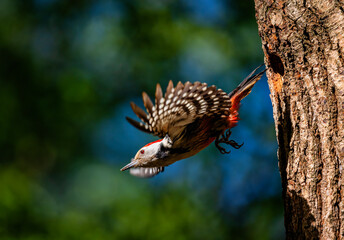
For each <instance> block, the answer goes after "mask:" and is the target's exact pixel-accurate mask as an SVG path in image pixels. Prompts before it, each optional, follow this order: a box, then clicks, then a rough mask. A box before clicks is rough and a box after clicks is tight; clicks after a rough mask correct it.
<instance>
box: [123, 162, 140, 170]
mask: <svg viewBox="0 0 344 240" xmlns="http://www.w3.org/2000/svg"><path fill="white" fill-rule="evenodd" d="M136 164H137V161H132V162H130V163H128V164H127V165H125V166H124V167H122V168H121V171H125V170H128V169H129V168H132V167H135V165H136Z"/></svg>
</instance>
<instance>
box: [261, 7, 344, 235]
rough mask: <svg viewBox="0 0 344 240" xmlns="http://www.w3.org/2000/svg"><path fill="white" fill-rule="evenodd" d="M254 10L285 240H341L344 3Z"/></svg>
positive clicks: (343, 214) (343, 219)
mask: <svg viewBox="0 0 344 240" xmlns="http://www.w3.org/2000/svg"><path fill="white" fill-rule="evenodd" d="M255 4H256V18H257V22H258V27H259V34H260V37H261V39H262V45H263V50H264V54H265V63H266V65H267V67H268V72H267V76H268V82H269V87H270V91H271V101H272V105H273V111H274V119H275V126H276V133H277V140H278V144H279V150H278V158H279V168H280V173H281V178H282V187H283V198H284V208H285V228H286V236H287V239H344V186H343V185H344V175H343V170H344V169H343V167H344V1H342V0H316V1H314V0H303V1H301V0H292V1H283V0H277V1H272V0H270V1H269V0H268V1H266V0H255Z"/></svg>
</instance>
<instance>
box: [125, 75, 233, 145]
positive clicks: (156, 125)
mask: <svg viewBox="0 0 344 240" xmlns="http://www.w3.org/2000/svg"><path fill="white" fill-rule="evenodd" d="M142 97H143V103H144V106H145V108H146V110H147V113H146V112H145V111H144V110H143V109H141V108H140V107H138V106H137V105H136V104H135V103H131V107H132V109H133V111H134V113H135V114H136V115H137V116H138V117H139V118H140V119H141V122H137V121H135V120H133V119H131V118H129V117H127V120H128V121H129V122H130V123H131V124H132V125H133V126H135V127H136V128H138V129H140V130H142V131H144V132H147V133H151V134H153V135H156V136H159V137H164V136H165V135H166V134H168V135H169V136H170V137H171V139H172V140H174V138H175V137H177V136H179V134H180V133H181V132H182V131H183V130H184V129H185V127H186V126H187V125H188V124H190V123H192V122H194V121H195V119H197V118H201V117H203V116H206V115H208V116H210V115H211V116H214V117H215V116H218V117H219V116H220V117H221V116H222V117H227V116H228V115H229V111H230V107H231V100H230V98H229V96H228V94H226V93H225V92H224V91H223V90H221V89H216V87H215V86H210V87H208V86H207V84H206V83H200V82H195V83H190V82H186V83H185V84H182V83H181V82H179V83H178V84H177V85H176V86H175V87H174V86H173V83H172V81H170V82H169V84H168V86H167V89H166V93H165V95H164V96H163V93H162V90H161V87H160V84H157V86H156V92H155V105H153V103H152V101H151V99H150V98H149V96H148V95H147V94H146V93H145V92H143V94H142Z"/></svg>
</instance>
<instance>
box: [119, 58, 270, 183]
mask: <svg viewBox="0 0 344 240" xmlns="http://www.w3.org/2000/svg"><path fill="white" fill-rule="evenodd" d="M261 66H262V65H261ZM261 66H259V67H257V68H256V69H255V70H254V71H253V72H252V73H251V74H250V75H249V76H247V77H246V78H245V79H244V80H243V81H242V82H241V83H240V84H239V86H238V87H237V88H235V89H234V90H233V91H232V92H230V93H229V94H227V93H226V92H224V91H223V90H221V89H217V88H216V86H214V85H213V86H210V87H209V86H208V85H207V84H206V83H200V82H195V83H190V82H186V83H185V84H182V83H181V82H178V84H177V85H176V86H175V87H174V86H173V82H172V81H170V82H169V84H168V86H167V89H166V92H165V95H163V93H162V90H161V87H160V84H159V83H158V84H157V86H156V92H155V105H153V103H152V101H151V99H150V98H149V96H148V95H147V94H146V93H145V92H143V93H142V97H143V104H144V106H145V108H146V110H147V113H146V112H145V111H144V110H143V109H141V108H140V107H138V106H137V105H136V104H135V103H133V102H131V103H130V105H131V108H132V109H133V111H134V113H135V114H136V115H137V116H138V117H139V118H140V120H141V122H138V121H136V120H133V119H131V118H129V117H126V119H127V120H128V122H129V123H131V124H132V125H133V126H134V127H136V128H138V129H139V130H141V131H143V132H146V133H150V134H153V135H155V136H158V137H159V138H160V139H159V140H157V141H154V142H151V143H148V144H147V145H145V146H143V147H142V148H141V149H140V150H139V151H138V152H137V153H136V155H135V157H134V158H133V159H132V160H131V162H130V163H129V164H127V165H126V166H124V167H123V168H122V169H121V171H124V170H127V169H130V173H131V174H132V175H134V176H137V177H152V176H155V175H156V174H158V173H160V172H163V171H164V167H166V166H168V165H170V164H172V163H174V162H176V161H178V160H181V159H185V158H188V157H191V156H193V155H195V154H196V153H198V152H199V151H201V150H202V149H204V148H205V147H207V146H208V145H209V144H210V143H212V142H213V141H215V146H216V147H217V148H218V149H219V151H220V152H221V153H223V154H224V153H229V152H230V151H227V150H226V149H225V148H224V147H223V146H221V145H220V144H227V145H230V146H232V147H234V148H236V149H238V148H240V147H241V146H242V145H239V144H237V143H236V142H235V141H234V140H229V137H230V135H231V129H232V128H233V127H235V126H236V124H237V122H238V120H239V113H238V111H239V106H240V101H241V100H242V99H243V98H244V97H246V96H247V95H248V94H249V93H250V92H251V89H252V87H253V86H254V84H255V83H256V82H257V81H258V80H259V79H260V78H261V76H262V75H263V74H264V72H265V71H266V69H264V70H262V71H260V72H259V73H256V72H257V70H258V69H259V68H260V67H261Z"/></svg>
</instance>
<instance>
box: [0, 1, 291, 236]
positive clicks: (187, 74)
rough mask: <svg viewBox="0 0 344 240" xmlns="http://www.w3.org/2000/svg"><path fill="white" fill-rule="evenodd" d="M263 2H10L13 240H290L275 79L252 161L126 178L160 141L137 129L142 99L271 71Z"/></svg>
mask: <svg viewBox="0 0 344 240" xmlns="http://www.w3.org/2000/svg"><path fill="white" fill-rule="evenodd" d="M253 4H254V3H253V1H224V0H200V1H195V0H185V1H172V0H162V1H161V0H118V1H110V0H99V1H95V0H77V1H67V0H31V1H30V0H26V1H20V0H2V1H0V21H1V22H2V24H0V56H1V57H0V82H1V85H0V116H1V117H0V150H1V153H2V154H1V155H2V156H1V161H0V239H28V240H29V239H30V240H36V239H37V240H38V239H282V238H283V237H284V230H283V216H282V203H281V196H280V192H281V189H280V178H279V174H278V168H277V158H276V148H277V145H276V142H275V133H274V125H273V119H272V110H271V104H270V103H269V96H268V95H269V91H268V87H267V84H266V82H265V81H266V79H264V78H263V79H262V81H260V82H259V83H257V86H255V88H254V89H253V92H252V94H251V95H250V96H249V97H247V98H246V99H245V100H244V103H243V107H242V109H241V118H242V121H241V123H240V124H239V126H238V127H237V128H235V129H234V130H233V138H234V139H236V140H237V141H238V142H241V141H245V145H244V147H242V148H241V149H240V150H233V152H232V153H231V154H230V155H225V156H224V155H220V153H219V152H218V151H217V150H216V149H215V148H214V146H211V147H209V148H207V149H206V150H204V151H202V152H201V153H200V154H198V155H197V156H195V157H193V158H191V159H188V160H184V161H181V162H179V163H176V164H174V165H172V166H170V167H168V168H166V171H165V172H164V173H163V174H160V175H158V176H157V177H155V178H153V179H149V180H147V179H136V178H134V177H131V176H130V175H129V174H128V173H121V172H119V168H120V167H121V166H122V165H124V164H125V163H127V162H128V161H129V160H130V158H131V157H132V156H133V155H134V154H135V152H136V151H137V149H139V147H140V146H142V145H144V144H145V143H146V142H148V141H151V140H153V139H155V138H154V137H152V136H147V135H146V134H144V133H141V132H138V131H137V130H136V129H133V127H131V126H129V124H128V123H126V122H125V119H124V116H125V115H130V116H132V115H133V114H132V113H131V110H130V107H129V102H130V101H135V102H137V103H140V102H141V100H140V97H139V96H140V94H141V91H143V90H144V91H147V92H148V93H150V94H152V93H153V92H154V88H155V84H156V83H157V82H160V83H161V84H162V86H163V87H165V86H166V85H167V81H168V80H169V79H173V80H174V81H175V82H176V81H182V82H185V81H204V82H207V83H208V84H216V85H217V86H219V87H220V88H222V89H225V90H227V91H228V92H229V91H230V90H231V89H233V88H234V87H235V86H236V85H237V84H238V83H239V82H240V80H241V79H243V78H244V77H245V75H247V74H248V73H249V72H250V71H251V70H252V69H253V68H255V67H256V65H259V64H260V63H261V62H262V61H263V55H262V51H261V43H260V39H259V37H258V33H257V26H256V24H255V20H254V6H253ZM140 104H141V103H140ZM141 105H142V104H141Z"/></svg>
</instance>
